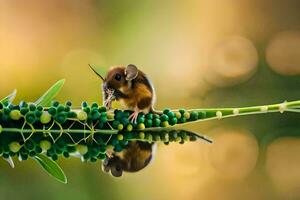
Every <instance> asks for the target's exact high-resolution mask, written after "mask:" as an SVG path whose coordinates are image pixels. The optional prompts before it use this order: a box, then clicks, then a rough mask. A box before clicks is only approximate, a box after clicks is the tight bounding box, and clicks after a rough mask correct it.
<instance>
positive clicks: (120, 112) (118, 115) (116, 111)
mask: <svg viewBox="0 0 300 200" xmlns="http://www.w3.org/2000/svg"><path fill="white" fill-rule="evenodd" d="M122 117H123V112H122V111H121V110H115V119H117V120H121V119H122Z"/></svg>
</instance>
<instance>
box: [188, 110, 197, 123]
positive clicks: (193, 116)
mask: <svg viewBox="0 0 300 200" xmlns="http://www.w3.org/2000/svg"><path fill="white" fill-rule="evenodd" d="M190 119H191V120H192V121H195V120H197V119H198V112H196V111H192V112H191V114H190Z"/></svg>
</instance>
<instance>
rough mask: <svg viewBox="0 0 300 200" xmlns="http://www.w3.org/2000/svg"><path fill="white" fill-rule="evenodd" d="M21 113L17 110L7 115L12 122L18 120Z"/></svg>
mask: <svg viewBox="0 0 300 200" xmlns="http://www.w3.org/2000/svg"><path fill="white" fill-rule="evenodd" d="M21 116H22V115H21V113H20V111H19V110H12V111H11V112H10V113H9V117H10V118H11V119H12V120H19V119H20V118H21Z"/></svg>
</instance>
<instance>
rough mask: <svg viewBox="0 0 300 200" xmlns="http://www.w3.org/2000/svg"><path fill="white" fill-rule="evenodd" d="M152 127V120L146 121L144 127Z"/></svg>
mask: <svg viewBox="0 0 300 200" xmlns="http://www.w3.org/2000/svg"><path fill="white" fill-rule="evenodd" d="M152 125H153V122H152V119H146V121H145V126H146V127H152Z"/></svg>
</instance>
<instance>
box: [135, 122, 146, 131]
mask: <svg viewBox="0 0 300 200" xmlns="http://www.w3.org/2000/svg"><path fill="white" fill-rule="evenodd" d="M137 128H138V129H139V130H144V129H145V124H144V123H139V124H138V126H137Z"/></svg>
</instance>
